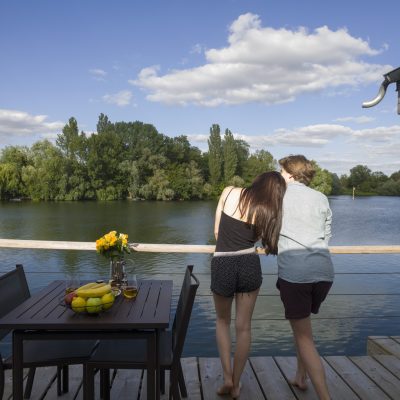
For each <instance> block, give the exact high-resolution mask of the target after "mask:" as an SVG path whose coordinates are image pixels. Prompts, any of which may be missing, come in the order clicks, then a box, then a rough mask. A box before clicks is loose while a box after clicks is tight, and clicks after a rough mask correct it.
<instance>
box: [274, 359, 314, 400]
mask: <svg viewBox="0 0 400 400" xmlns="http://www.w3.org/2000/svg"><path fill="white" fill-rule="evenodd" d="M274 359H275V361H276V363H277V365H278V367H279V369H280V370H281V371H282V372H283V374H284V375H285V377H286V380H287V381H288V382H289V381H290V380H291V379H293V378H294V376H295V374H296V368H297V358H296V357H274ZM290 387H291V389H292V390H293V392H294V393H295V395H296V398H297V399H299V400H318V396H317V394H316V393H315V390H314V388H313V386H312V385H311V382H310V381H309V382H308V389H307V390H300V389H299V388H297V387H295V386H290Z"/></svg>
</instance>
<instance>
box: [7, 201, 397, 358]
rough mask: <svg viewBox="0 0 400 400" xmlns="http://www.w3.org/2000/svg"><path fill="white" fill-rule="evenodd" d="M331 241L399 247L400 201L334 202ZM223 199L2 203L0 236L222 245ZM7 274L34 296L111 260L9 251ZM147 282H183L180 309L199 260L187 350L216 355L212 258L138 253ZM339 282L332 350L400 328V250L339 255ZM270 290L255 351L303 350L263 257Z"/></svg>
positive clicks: (317, 330) (100, 273) (104, 268)
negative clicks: (218, 221) (218, 234)
mask: <svg viewBox="0 0 400 400" xmlns="http://www.w3.org/2000/svg"><path fill="white" fill-rule="evenodd" d="M330 203H331V208H332V211H333V214H334V219H333V235H334V236H333V238H332V241H331V245H362V244H376V245H377V244H400V198H398V197H396V198H390V197H368V198H356V199H355V200H354V201H353V200H352V199H351V198H350V197H346V196H335V197H332V198H330ZM215 206H216V204H215V202H173V203H172V202H171V203H163V202H105V203H96V202H82V203H74V202H71V203H69V202H62V203H3V204H0V237H2V238H10V239H12V238H15V239H36V240H67V241H95V240H96V239H97V238H98V237H100V236H102V235H103V234H104V233H106V232H107V231H110V230H113V229H116V230H119V231H122V232H126V233H128V234H129V237H130V241H131V242H139V243H187V244H208V243H213V219H214V212H215ZM0 252H1V258H0V271H1V272H4V271H6V270H8V269H10V268H11V267H12V266H13V265H15V264H17V263H22V264H24V267H25V270H26V272H27V276H28V280H29V285H30V287H31V290H32V291H33V292H35V291H37V290H38V289H40V288H41V287H43V286H45V285H47V283H48V282H50V281H51V280H53V279H60V278H62V277H64V276H65V275H66V274H69V273H71V272H77V271H79V273H80V277H81V279H90V278H93V276H95V277H98V278H100V277H102V278H107V277H108V274H109V264H108V261H107V260H106V259H104V258H103V257H101V256H99V255H97V254H96V253H94V252H87V251H49V250H37V251H33V250H13V249H1V250H0ZM129 257H130V259H132V260H133V262H134V264H135V272H136V273H137V275H138V277H139V278H140V277H141V278H149V277H159V278H164V279H172V280H173V281H174V305H175V304H176V300H177V296H178V295H179V291H180V286H181V283H182V279H183V271H184V267H185V266H186V265H187V264H193V265H194V266H195V273H196V274H197V276H198V278H199V279H200V287H199V290H198V296H197V298H196V303H195V307H194V310H193V314H192V319H191V324H190V328H189V332H188V338H187V343H186V346H185V354H186V355H200V356H209V355H213V356H215V355H217V350H216V346H215V340H214V335H215V331H214V310H213V303H212V297H211V293H210V290H209V286H210V258H211V256H210V255H207V254H178V253H177V254H174V253H171V254H169V253H135V254H131V255H130V256H129ZM333 262H334V266H335V271H336V280H335V283H334V285H333V287H332V291H331V294H330V295H329V296H328V299H327V301H326V302H325V303H324V304H323V306H322V308H321V312H320V314H319V315H318V316H315V317H314V334H315V338H316V342H317V343H318V346H319V348H320V350H321V352H322V353H323V354H330V355H332V354H349V355H350V354H351V355H360V354H365V353H366V337H367V336H368V335H393V334H396V333H398V332H399V331H400V255H396V254H392V255H334V256H333ZM262 270H263V274H264V280H263V286H262V289H261V292H260V296H259V299H258V301H257V304H256V309H255V313H254V320H253V349H252V351H253V354H263V355H286V354H294V349H293V343H292V337H291V332H290V329H289V325H288V323H287V321H285V320H284V318H283V307H282V304H281V302H280V299H279V296H278V292H277V290H276V288H275V281H276V272H277V266H276V258H274V257H265V256H262Z"/></svg>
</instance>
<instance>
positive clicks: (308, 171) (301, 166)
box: [279, 154, 316, 186]
mask: <svg viewBox="0 0 400 400" xmlns="http://www.w3.org/2000/svg"><path fill="white" fill-rule="evenodd" d="M279 165H280V166H281V167H282V168H283V169H284V170H285V171H286V172H288V173H289V174H290V175H292V176H293V179H294V180H296V181H297V182H301V183H304V184H305V185H306V186H308V185H309V184H310V182H311V180H312V178H314V175H315V172H316V171H315V168H314V165H313V163H312V162H311V161H309V160H307V158H305V157H304V156H303V155H301V154H297V155H290V156H287V157H284V158H281V159H280V160H279Z"/></svg>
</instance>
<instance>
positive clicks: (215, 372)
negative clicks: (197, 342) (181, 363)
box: [199, 357, 223, 400]
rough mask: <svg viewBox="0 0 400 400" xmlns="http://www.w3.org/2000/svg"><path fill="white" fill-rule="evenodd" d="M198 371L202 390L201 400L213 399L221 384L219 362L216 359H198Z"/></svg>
mask: <svg viewBox="0 0 400 400" xmlns="http://www.w3.org/2000/svg"><path fill="white" fill-rule="evenodd" d="M199 370H200V381H201V387H202V389H203V399H204V400H213V399H215V398H216V392H217V389H218V388H219V387H220V386H221V385H222V384H223V376H222V368H221V362H220V360H219V359H218V358H203V357H200V358H199ZM221 398H222V397H221Z"/></svg>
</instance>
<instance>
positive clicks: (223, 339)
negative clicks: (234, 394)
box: [213, 293, 233, 394]
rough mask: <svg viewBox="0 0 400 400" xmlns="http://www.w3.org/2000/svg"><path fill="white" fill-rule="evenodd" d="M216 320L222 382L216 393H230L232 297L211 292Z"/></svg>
mask: <svg viewBox="0 0 400 400" xmlns="http://www.w3.org/2000/svg"><path fill="white" fill-rule="evenodd" d="M213 298H214V305H215V311H216V314H217V320H216V338H217V346H218V352H219V357H220V359H221V365H222V371H223V374H224V384H223V385H222V386H221V387H220V388H219V389H218V390H217V394H228V393H230V391H231V389H232V386H233V383H232V366H231V332H230V325H231V309H232V301H233V297H224V296H220V295H218V294H215V293H213Z"/></svg>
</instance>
